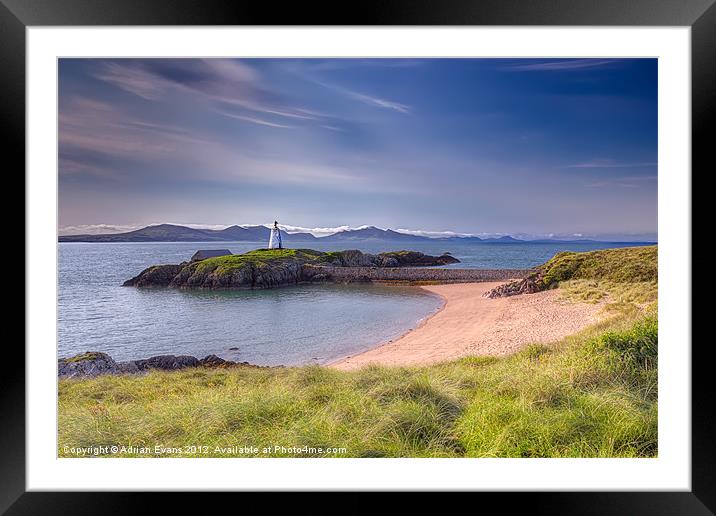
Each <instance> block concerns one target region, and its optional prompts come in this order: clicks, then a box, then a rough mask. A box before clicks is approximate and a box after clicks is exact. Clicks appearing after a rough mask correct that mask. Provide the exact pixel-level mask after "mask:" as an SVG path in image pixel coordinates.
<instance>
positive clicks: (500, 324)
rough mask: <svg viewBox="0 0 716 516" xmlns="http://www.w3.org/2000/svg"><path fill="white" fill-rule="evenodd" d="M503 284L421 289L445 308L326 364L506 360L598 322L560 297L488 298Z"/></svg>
mask: <svg viewBox="0 0 716 516" xmlns="http://www.w3.org/2000/svg"><path fill="white" fill-rule="evenodd" d="M502 283H503V282H484V283H462V284H450V285H430V286H424V287H421V288H423V289H425V290H427V291H429V292H432V293H434V294H437V295H439V296H441V297H442V298H443V299H444V301H445V304H444V305H443V307H442V309H441V310H440V311H438V312H437V313H436V314H434V315H433V316H431V317H429V318H427V319H426V320H424V321H423V322H422V323H421V324H420V325H419V326H418V327H417V328H415V329H413V330H412V331H409V332H408V333H406V334H405V335H403V336H402V337H400V338H398V339H396V340H394V341H392V342H387V343H385V344H382V345H380V346H378V347H376V348H374V349H371V350H368V351H366V352H364V353H360V354H358V355H354V356H351V357H347V358H344V359H341V360H338V361H336V362H333V363H331V364H329V367H334V368H336V369H343V370H351V369H358V368H360V367H362V366H365V365H368V364H372V363H375V364H381V365H394V366H400V365H424V364H431V363H434V362H440V361H443V360H450V359H454V358H459V357H463V356H468V355H494V356H500V355H507V354H510V353H514V352H515V351H518V350H520V349H521V348H522V347H524V346H525V345H527V344H530V343H535V342H553V341H555V340H559V339H561V338H563V337H565V336H567V335H571V334H573V333H576V332H578V331H579V330H581V329H583V328H585V327H586V326H589V325H590V324H593V323H594V322H597V321H598V320H599V316H598V313H599V311H600V308H601V306H600V305H599V304H588V303H566V302H563V301H560V300H559V296H560V294H559V292H558V291H557V290H551V291H547V292H539V293H537V294H526V295H520V296H513V297H505V298H497V299H488V298H486V297H483V294H484V293H485V292H487V291H488V290H490V289H491V288H493V287H496V286H497V285H500V284H502Z"/></svg>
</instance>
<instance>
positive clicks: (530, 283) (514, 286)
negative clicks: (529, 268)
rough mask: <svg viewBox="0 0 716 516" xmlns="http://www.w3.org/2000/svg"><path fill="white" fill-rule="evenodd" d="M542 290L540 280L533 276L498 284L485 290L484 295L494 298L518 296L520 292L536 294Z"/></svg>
mask: <svg viewBox="0 0 716 516" xmlns="http://www.w3.org/2000/svg"><path fill="white" fill-rule="evenodd" d="M540 290H541V289H540V286H539V282H538V281H537V280H536V278H535V277H533V276H531V277H527V278H525V279H522V280H519V281H512V282H510V283H505V284H504V285H500V286H497V287H495V288H493V289H491V290H488V291H487V292H485V294H484V296H485V297H489V298H490V299H494V298H497V297H509V296H518V295H520V294H534V293H535V292H539V291H540Z"/></svg>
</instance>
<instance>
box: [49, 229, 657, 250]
mask: <svg viewBox="0 0 716 516" xmlns="http://www.w3.org/2000/svg"><path fill="white" fill-rule="evenodd" d="M269 233H270V230H269V228H268V227H266V226H229V227H227V228H224V229H197V228H190V227H187V226H178V225H176V224H158V225H155V226H147V227H145V228H142V229H137V230H134V231H127V232H126V233H111V234H101V235H62V236H60V237H59V241H60V242H262V243H265V242H268V239H269ZM281 237H282V239H283V242H285V243H286V244H290V243H291V242H327V243H333V242H346V243H349V242H395V243H400V242H405V243H410V242H418V243H419V242H448V243H450V242H454V243H458V242H459V243H470V244H519V243H531V244H574V243H590V242H600V241H599V240H589V239H579V240H560V239H540V240H521V239H518V238H515V237H512V236H501V237H490V238H479V237H476V236H451V237H439V238H432V237H426V236H422V235H411V234H407V233H399V232H397V231H393V230H392V229H380V228H377V227H375V226H367V227H363V228H361V229H349V230H346V231H340V232H338V233H333V234H332V235H328V236H325V237H315V236H313V235H312V234H311V233H286V232H285V231H283V230H282V231H281ZM610 243H615V244H616V243H619V244H623V243H625V242H620V241H613V242H610ZM629 243H630V244H634V245H645V244H653V243H655V242H629Z"/></svg>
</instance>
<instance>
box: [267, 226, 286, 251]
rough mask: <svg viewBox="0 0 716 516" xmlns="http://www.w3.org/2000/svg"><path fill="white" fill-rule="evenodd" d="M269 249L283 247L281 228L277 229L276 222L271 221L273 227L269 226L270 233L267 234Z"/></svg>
mask: <svg viewBox="0 0 716 516" xmlns="http://www.w3.org/2000/svg"><path fill="white" fill-rule="evenodd" d="M268 248H269V249H283V245H282V244H281V230H280V229H278V222H277V221H275V220H274V221H273V227H272V228H271V235H270V236H269V244H268Z"/></svg>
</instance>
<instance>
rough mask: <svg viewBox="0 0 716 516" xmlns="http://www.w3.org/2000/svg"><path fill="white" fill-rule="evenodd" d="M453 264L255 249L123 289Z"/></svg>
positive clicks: (139, 279) (253, 283) (171, 268)
mask: <svg viewBox="0 0 716 516" xmlns="http://www.w3.org/2000/svg"><path fill="white" fill-rule="evenodd" d="M458 262H459V260H458V259H457V258H454V257H452V256H450V255H449V254H444V255H442V256H430V255H426V254H423V253H419V252H416V251H397V252H390V253H381V254H377V255H373V254H367V253H363V252H361V251H358V250H348V251H336V252H325V253H324V252H321V251H314V250H311V249H258V250H256V251H251V252H248V253H245V254H238V255H228V256H220V257H214V258H207V259H204V260H201V261H192V262H183V263H181V264H179V265H155V266H152V267H149V268H147V269H145V270H144V271H142V272H141V273H140V274H139V275H137V276H135V277H134V278H131V279H129V280H127V281H125V282H124V286H131V287H177V288H209V289H226V288H231V289H234V288H235V289H240V288H251V289H255V288H258V289H263V288H272V287H278V286H283V285H295V284H298V283H307V282H316V281H330V280H331V275H330V274H329V273H328V271H327V270H324V269H322V267H346V268H356V267H359V268H375V267H377V268H397V267H426V266H441V265H447V264H451V263H458Z"/></svg>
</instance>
